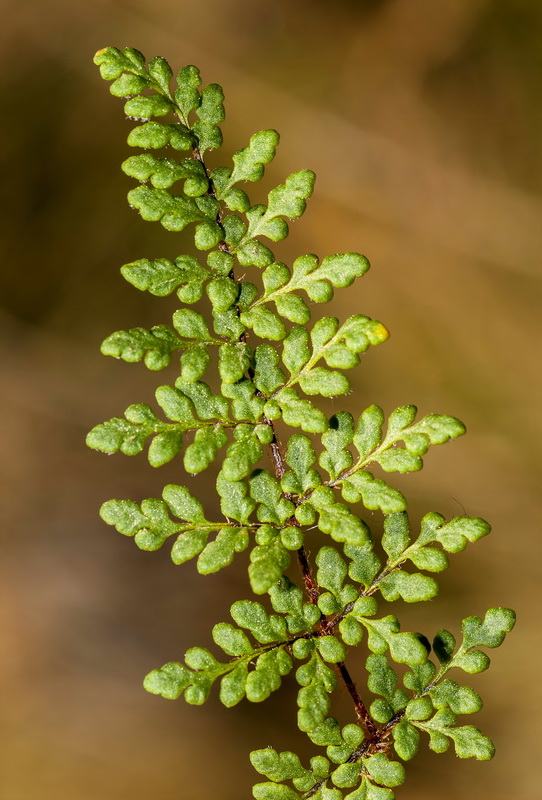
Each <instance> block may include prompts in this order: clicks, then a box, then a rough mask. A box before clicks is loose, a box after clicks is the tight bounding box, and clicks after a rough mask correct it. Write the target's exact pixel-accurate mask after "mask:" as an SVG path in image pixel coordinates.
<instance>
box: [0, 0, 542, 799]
mask: <svg viewBox="0 0 542 800" xmlns="http://www.w3.org/2000/svg"><path fill="white" fill-rule="evenodd" d="M2 22H3V26H2V33H1V34H0V37H1V39H2V45H3V46H2V62H3V63H2V80H1V89H0V91H1V100H0V108H1V110H2V115H3V117H4V126H3V131H2V134H1V136H2V146H1V148H0V154H1V155H0V157H1V158H2V161H3V163H2V175H3V180H4V190H3V192H2V195H1V201H2V203H3V210H2V220H3V222H4V233H3V235H2V240H1V241H2V244H1V247H2V264H3V268H2V277H1V286H2V289H1V291H2V310H1V312H0V328H1V333H2V341H1V349H2V374H3V378H2V407H3V412H2V422H3V426H2V427H3V431H2V437H1V440H2V444H3V459H2V465H3V472H2V480H1V484H0V485H1V491H2V495H3V498H2V509H3V525H2V531H3V547H2V551H3V558H2V565H1V567H0V569H1V573H2V575H1V588H0V592H1V602H0V615H1V618H2V631H3V638H4V646H3V655H2V658H1V662H0V674H1V685H2V688H3V691H2V695H3V701H2V711H1V714H2V718H3V724H2V746H1V748H0V754H1V755H0V759H1V761H2V764H1V768H0V786H1V789H0V796H1V797H2V798H5V800H35V799H37V800H96V799H97V798H99V800H128V798H130V800H151V799H152V800H154V798H160V800H195V798H220V799H221V800H239V798H245V797H246V798H248V797H249V796H250V786H251V781H252V779H253V777H254V775H253V773H252V770H251V768H250V765H249V764H248V758H247V754H248V751H249V750H250V749H252V748H254V747H262V746H266V745H272V746H275V747H277V748H279V749H288V748H291V749H295V750H297V751H299V752H303V753H305V754H309V753H311V752H314V748H311V747H310V746H309V745H307V742H306V740H305V739H304V737H302V736H301V735H298V734H297V732H296V731H295V728H294V727H293V718H294V706H295V688H294V684H293V680H290V681H289V682H288V685H287V687H286V688H285V689H284V691H283V693H282V695H281V699H280V700H279V699H277V698H278V696H277V695H275V699H273V700H272V701H271V702H270V703H268V704H267V705H265V706H263V707H257V706H249V704H246V703H244V704H241V705H240V706H238V707H237V708H235V709H232V710H229V711H228V710H226V709H224V708H222V707H219V705H218V703H217V701H216V698H215V699H214V700H213V701H212V702H211V703H209V704H208V705H206V706H204V707H203V708H193V707H190V706H187V705H185V704H184V703H183V702H182V701H179V702H177V703H168V702H166V701H165V700H161V699H159V698H155V697H152V696H150V695H147V694H146V693H145V692H144V691H143V690H142V689H141V687H140V682H141V678H142V676H143V675H144V674H145V673H146V672H147V671H148V670H149V669H151V668H153V667H154V666H157V665H160V664H162V663H163V662H164V661H167V660H172V659H176V658H179V657H180V656H181V655H182V653H183V652H184V650H185V649H187V648H188V647H189V646H192V645H194V644H201V645H208V644H209V642H210V634H209V630H210V628H211V626H212V624H214V623H215V622H216V621H219V620H223V619H226V618H227V615H226V607H227V603H228V602H231V601H232V600H233V599H236V598H237V597H241V596H244V595H246V593H247V587H246V578H245V567H246V559H245V558H244V557H239V559H238V562H239V564H238V569H237V570H231V569H230V570H229V571H225V572H224V573H221V574H219V575H217V576H212V577H207V578H202V577H199V576H197V574H196V572H195V568H194V566H193V565H185V566H184V567H174V566H173V565H172V564H171V563H170V561H169V556H168V552H167V548H164V552H159V553H155V554H148V553H141V552H139V551H138V550H137V549H136V548H135V546H134V545H133V543H132V542H130V541H128V540H126V539H124V538H123V537H121V536H119V535H117V534H115V533H114V532H113V531H112V530H111V529H109V528H107V527H106V526H105V525H103V524H102V523H101V522H100V520H99V518H98V516H97V510H98V507H99V505H100V503H101V502H103V501H104V500H105V499H108V498H109V497H112V496H118V497H136V498H137V497H139V498H141V497H143V496H145V495H150V496H152V495H153V494H155V493H156V492H157V491H158V490H159V489H160V487H161V486H162V485H163V484H164V483H166V482H170V481H178V482H181V483H182V482H185V481H186V480H187V479H186V477H185V476H184V475H183V472H182V468H180V467H179V465H178V464H177V463H175V464H173V465H169V466H167V467H164V468H162V469H161V470H158V471H156V472H155V471H153V470H152V469H151V468H150V467H149V466H148V464H147V463H146V461H145V459H144V458H143V457H140V458H138V459H127V458H125V457H122V456H118V457H117V456H115V457H112V458H109V459H108V458H106V457H104V456H101V455H99V454H97V453H93V452H90V451H88V450H86V449H85V447H84V445H83V441H84V435H85V433H86V431H87V430H88V429H89V428H90V427H92V426H93V425H94V424H96V423H97V422H99V421H102V420H103V419H107V418H108V417H110V416H113V415H115V414H118V413H120V412H122V410H123V409H124V408H125V407H126V405H128V404H129V403H131V402H136V401H149V400H151V398H152V391H153V388H154V386H155V385H156V383H157V382H165V381H167V379H168V377H169V376H170V374H169V373H167V372H166V373H161V374H159V375H158V376H156V379H155V378H154V377H153V376H152V374H149V373H148V372H146V370H145V369H144V367H142V366H141V365H138V366H131V365H126V364H124V363H119V362H116V361H113V360H111V359H106V358H103V357H102V356H100V354H99V343H100V342H101V340H102V339H103V338H104V337H105V336H106V335H107V334H109V333H110V332H111V331H112V330H115V329H118V328H125V327H130V326H133V325H151V324H155V323H159V322H165V321H167V319H168V315H169V313H170V311H171V308H173V307H174V303H173V302H169V301H167V300H166V301H159V300H156V299H152V298H150V297H149V296H144V295H143V294H139V293H137V292H136V291H134V290H133V289H131V288H130V287H129V286H128V285H127V284H126V283H124V282H123V281H122V279H121V277H120V275H119V267H120V265H121V264H123V263H126V262H128V261H131V260H133V259H135V258H140V257H144V256H148V257H154V256H170V257H171V256H175V255H177V254H179V253H182V252H185V251H186V249H187V247H189V237H188V236H184V235H180V236H174V235H173V234H168V233H166V232H165V231H163V230H162V229H161V228H159V226H156V225H155V226H151V225H145V224H143V223H142V222H141V221H140V220H139V218H138V217H137V216H136V215H135V214H134V213H133V212H131V211H130V210H129V209H128V207H127V205H126V203H125V200H124V196H125V192H126V191H127V189H128V187H129V185H130V182H129V181H128V179H127V178H125V177H124V176H123V175H122V174H121V172H120V169H119V164H120V162H121V161H122V160H123V159H124V158H126V157H127V155H128V148H127V146H126V144H125V137H126V134H127V131H128V129H129V125H128V123H127V122H126V121H125V120H124V118H123V115H122V107H121V103H120V101H119V100H116V99H114V98H112V97H111V96H110V95H109V93H108V89H107V86H106V85H104V84H103V83H102V81H101V80H100V79H99V77H98V75H97V70H96V68H95V67H94V66H93V65H92V55H93V53H94V52H95V51H96V50H97V49H98V48H101V47H103V46H105V45H108V44H114V45H117V46H119V47H123V46H125V45H131V46H134V47H137V48H138V49H140V50H142V51H143V52H144V53H145V54H146V55H147V57H151V56H153V55H157V54H161V55H164V56H166V57H167V58H168V59H169V60H170V62H171V63H172V65H173V66H174V68H175V67H176V68H178V67H180V66H182V65H184V64H186V63H196V64H198V65H199V66H200V67H201V69H202V73H203V76H204V80H206V81H218V82H219V83H221V84H222V85H223V86H224V88H225V91H226V96H227V112H228V119H227V122H226V124H225V126H224V134H225V140H226V146H225V151H226V152H225V154H224V155H223V156H222V158H224V157H225V156H226V155H228V154H229V153H231V152H233V151H234V150H235V149H237V148H239V147H241V146H244V144H245V143H246V141H247V140H248V137H249V136H250V135H251V134H252V133H253V132H254V131H255V130H258V129H260V128H263V127H276V128H277V129H278V130H279V131H280V132H281V133H282V144H281V147H280V151H279V155H278V157H277V160H276V162H275V165H274V166H273V168H272V169H270V170H268V173H269V175H268V182H267V184H266V186H268V187H269V186H271V185H272V184H276V183H278V182H280V180H281V179H282V178H283V176H284V175H285V174H286V173H287V171H292V170H295V169H299V168H301V167H311V168H314V169H315V171H316V172H317V174H318V182H317V191H316V194H315V197H314V199H313V200H312V201H311V204H310V206H309V213H308V214H307V216H306V218H304V219H303V220H302V221H300V222H299V223H298V224H297V225H295V226H294V227H293V235H292V236H291V237H290V239H289V240H288V242H287V243H284V244H282V245H279V246H277V248H276V253H277V256H279V257H280V258H282V259H284V260H288V259H291V258H293V257H294V256H295V255H297V254H299V253H301V252H316V253H319V254H320V255H325V254H327V253H329V252H336V251H337V250H341V251H344V250H359V251H361V252H364V253H366V254H367V256H368V257H369V258H370V259H371V261H372V263H373V270H372V271H371V272H370V273H369V275H368V276H367V277H366V278H364V279H363V280H362V281H360V282H359V283H358V284H357V286H356V288H355V289H352V290H349V291H347V292H342V293H341V292H338V293H337V294H336V298H335V305H334V308H333V311H332V313H337V314H338V315H340V316H343V317H344V316H345V315H346V314H348V313H353V312H362V313H366V314H369V315H371V316H375V317H377V318H379V319H382V320H383V321H384V322H385V323H386V324H387V325H388V327H390V328H391V331H392V338H391V339H390V341H389V342H388V343H386V345H385V346H383V347H382V348H379V349H378V350H377V351H375V352H374V353H370V354H369V355H368V356H367V357H366V359H364V362H363V368H360V369H358V370H357V371H356V372H355V373H354V374H353V376H352V377H353V381H354V388H355V392H354V395H353V396H350V397H348V398H347V399H346V404H347V406H348V408H349V409H350V410H352V411H353V412H354V413H355V412H359V411H360V410H361V409H362V408H364V407H365V406H366V405H368V404H369V403H372V402H378V403H380V404H382V405H383V406H384V407H385V409H386V410H387V411H389V410H391V409H392V408H393V407H395V406H396V405H399V404H401V403H405V402H416V403H417V404H418V405H419V406H420V409H421V410H422V411H423V412H427V411H441V412H447V413H453V414H455V415H457V416H459V417H460V418H461V419H463V420H464V421H465V423H466V424H467V426H468V428H469V431H470V433H469V436H467V437H466V438H464V439H461V440H459V441H458V442H456V443H454V444H453V445H449V446H447V447H443V448H436V449H434V450H433V452H431V453H430V454H429V456H428V459H427V463H428V468H426V470H425V471H424V472H422V473H420V474H419V475H414V476H407V477H404V478H398V479H397V480H396V481H395V482H396V485H397V486H400V487H401V488H402V489H403V490H405V491H406V492H407V494H408V496H409V497H410V498H411V500H412V504H413V511H412V515H413V517H415V518H416V517H417V516H419V515H420V514H422V513H424V512H425V511H428V510H439V511H441V512H442V513H444V514H446V515H455V514H458V513H459V514H461V513H463V509H465V510H466V513H468V514H473V515H480V516H484V517H486V518H488V519H490V520H491V522H492V523H493V525H494V532H493V534H492V536H491V537H490V538H488V539H486V540H483V541H482V542H480V543H479V544H478V545H476V546H475V547H472V548H471V549H468V550H467V551H465V552H464V553H463V554H461V555H459V556H457V557H455V558H453V560H452V568H451V569H450V571H449V573H446V574H445V575H444V576H443V577H442V586H443V591H442V596H441V598H440V599H437V600H436V601H434V602H433V603H432V604H429V605H428V607H427V608H424V607H414V608H413V609H412V608H409V609H408V612H407V613H406V623H405V624H410V625H411V626H412V627H414V628H415V629H420V630H425V631H427V633H429V634H431V633H432V632H434V631H435V629H436V628H438V627H441V626H443V625H445V626H446V627H450V628H451V629H452V630H457V629H458V624H459V621H460V619H461V618H462V617H463V616H465V615H468V614H483V613H484V611H485V610H486V608H488V607H489V606H490V605H511V606H513V607H515V608H516V609H517V610H518V612H519V623H518V626H517V628H516V631H515V632H514V634H513V635H512V637H511V638H510V639H509V641H508V643H507V645H506V646H505V647H504V648H503V649H502V650H501V651H495V653H494V657H493V666H492V669H491V670H490V672H488V673H486V674H485V675H482V676H479V677H476V678H473V679H472V681H471V682H472V684H473V685H475V686H477V687H480V690H481V692H482V695H483V697H484V699H485V700H486V710H484V712H483V713H482V714H480V715H479V716H478V717H477V719H473V720H472V721H473V722H475V723H476V724H479V725H480V726H481V727H482V728H483V729H484V730H485V731H486V732H487V733H488V734H490V735H491V736H492V737H493V738H494V740H495V743H496V745H497V757H496V758H495V759H494V761H492V762H491V763H489V764H478V763H471V762H458V761H457V760H456V759H455V757H454V756H453V755H452V754H447V755H445V756H436V755H434V754H430V753H429V754H428V755H424V756H423V757H419V758H418V759H417V760H416V761H415V762H413V763H412V764H411V765H409V768H408V771H409V774H410V778H409V781H408V783H407V785H406V786H405V788H404V789H403V790H399V792H398V795H399V797H400V798H401V799H402V800H414V798H416V800H437V799H438V800H452V799H453V800H455V799H456V798H458V797H461V798H463V800H475V798H487V799H488V800H489V799H491V800H510V798H512V799H513V800H534V798H537V797H539V796H540V794H539V789H537V775H536V771H535V769H534V767H532V766H531V765H532V763H533V761H534V763H536V756H537V750H538V755H540V753H539V742H540V737H541V734H542V730H541V726H540V721H539V720H540V694H541V692H540V676H539V674H538V671H537V658H536V657H535V656H536V655H537V653H538V658H539V657H540V656H539V646H540V632H539V630H540V629H539V613H540V612H539V585H540V555H541V553H540V545H539V542H540V524H539V519H540V516H539V513H537V511H538V508H537V501H538V497H537V494H538V486H539V482H540V473H541V469H540V458H539V453H540V444H541V442H540V413H539V402H540V394H539V389H540V369H539V334H540V318H541V316H542V315H541V308H540V291H539V290H540V278H541V272H540V255H541V251H542V249H541V245H542V241H541V227H540V211H541V210H542V197H541V195H542V145H541V142H542V138H541V122H542V104H541V102H540V90H541V88H542V6H541V4H540V2H539V0H440V1H439V2H434V0H351V1H348V0H333V2H331V1H330V0H326V1H325V0H289V2H286V1H285V0H275V2H272V3H261V2H250V1H249V0H229V1H228V0H222V1H221V2H219V0H193V1H192V2H190V0H175V1H174V0H162V2H156V3H151V2H150V0H121V1H118V2H113V0H80V2H75V3H74V2H68V0H41V1H40V2H39V3H37V2H34V3H19V2H16V0H4V1H3V3H2ZM215 158H220V156H216V157H215ZM215 163H216V162H215ZM262 191H263V190H262V189H261V188H260V189H259V192H260V194H258V190H256V191H255V192H253V199H255V200H257V199H259V197H260V196H261V193H262ZM168 302H169V306H168ZM326 310H327V309H326ZM328 313H329V312H328ZM337 407H339V406H338V404H337ZM189 480H192V479H189ZM190 485H191V487H192V486H194V487H195V491H196V493H199V495H200V496H201V497H204V496H205V493H206V491H207V487H206V485H205V482H204V479H199V482H198V483H193V484H190ZM375 524H376V525H377V526H378V517H377V515H375ZM189 594H190V596H191V597H192V600H191V602H190V603H189V604H188V603H187V601H186V597H187V596H188V595H189ZM361 665H362V659H361V658H360V659H359V664H357V665H356V664H355V665H354V666H353V668H354V670H359V671H360V672H362V669H361ZM343 705H344V708H343V709H342V713H344V714H345V715H347V714H349V713H350V710H349V706H348V704H347V703H346V702H344V704H343ZM344 719H345V721H346V720H348V716H345V717H344ZM470 721H471V720H470V719H469V720H466V722H470Z"/></svg>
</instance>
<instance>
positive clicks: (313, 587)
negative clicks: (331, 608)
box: [297, 545, 320, 603]
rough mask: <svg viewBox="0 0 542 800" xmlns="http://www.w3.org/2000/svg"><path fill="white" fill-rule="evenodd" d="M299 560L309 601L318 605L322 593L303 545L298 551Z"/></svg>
mask: <svg viewBox="0 0 542 800" xmlns="http://www.w3.org/2000/svg"><path fill="white" fill-rule="evenodd" d="M297 560H298V562H299V566H300V567H301V572H302V573H303V581H304V583H305V589H306V591H307V594H308V596H309V600H310V602H311V603H317V602H318V597H319V595H320V592H319V591H318V584H317V583H316V581H315V580H314V578H313V576H312V570H311V565H310V564H309V557H308V555H307V551H306V550H305V548H304V547H303V545H301V547H300V548H299V550H298V551H297Z"/></svg>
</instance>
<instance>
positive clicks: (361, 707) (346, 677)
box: [337, 661, 377, 739]
mask: <svg viewBox="0 0 542 800" xmlns="http://www.w3.org/2000/svg"><path fill="white" fill-rule="evenodd" d="M337 669H338V670H339V673H340V676H341V678H342V679H343V682H344V685H345V686H346V688H347V689H348V692H349V694H350V697H351V698H352V700H353V701H354V705H355V707H356V714H357V715H358V719H359V720H360V721H361V722H362V723H363V724H364V725H365V727H366V728H367V733H368V734H369V738H371V739H372V738H373V737H374V736H375V735H376V733H377V727H376V725H375V724H374V721H373V718H372V717H371V715H370V714H369V712H368V711H367V707H366V705H365V703H364V702H363V700H362V699H361V697H360V696H359V692H358V690H357V688H356V684H355V683H354V681H353V680H352V676H351V675H350V673H349V671H348V668H347V666H346V664H345V663H344V661H339V663H338V664H337Z"/></svg>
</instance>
